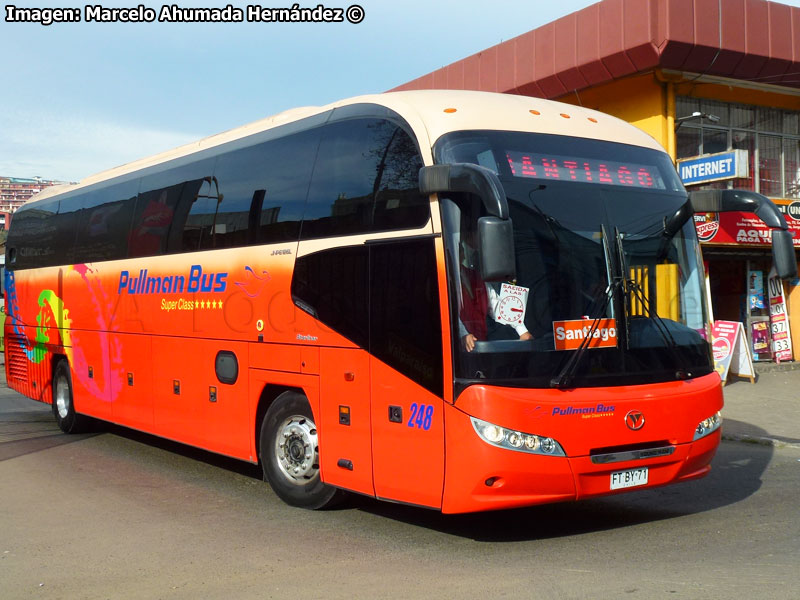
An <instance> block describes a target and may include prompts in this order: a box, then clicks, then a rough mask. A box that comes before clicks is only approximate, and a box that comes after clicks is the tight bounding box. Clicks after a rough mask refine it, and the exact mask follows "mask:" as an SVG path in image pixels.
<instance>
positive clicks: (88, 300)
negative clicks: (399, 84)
mask: <svg viewBox="0 0 800 600" xmlns="http://www.w3.org/2000/svg"><path fill="white" fill-rule="evenodd" d="M751 196H753V195H751ZM762 199H763V197H759V199H757V201H753V199H752V198H741V197H733V196H731V194H729V193H728V192H722V191H712V192H708V193H706V195H705V196H702V197H698V199H697V200H696V202H695V203H694V204H692V203H691V202H690V201H689V197H688V195H687V192H686V191H685V189H684V188H683V186H682V185H681V182H680V180H679V179H678V177H677V174H676V171H675V168H674V166H673V164H672V162H671V161H670V158H669V156H668V155H667V154H666V153H665V152H664V151H663V149H662V148H661V147H659V146H658V145H657V144H656V143H655V142H654V141H653V140H652V139H651V138H650V137H648V136H647V135H645V134H644V133H642V132H641V131H639V130H638V129H636V128H635V127H633V126H630V125H628V124H626V123H624V122H622V121H620V120H618V119H615V118H613V117H610V116H607V115H604V114H601V113H597V112H594V111H590V110H586V109H583V108H579V107H574V106H566V105H560V104H557V103H554V102H549V101H545V100H541V99H537V98H529V97H521V96H510V95H499V94H487V93H479V92H453V91H448V92H440V91H427V92H423V91H420V92H400V93H391V94H382V95H375V96H364V97H359V98H355V99H351V100H346V101H342V102H337V103H334V104H332V105H329V106H325V107H321V108H303V109H297V110H294V111H290V112H287V113H282V114H279V115H277V116H274V117H271V118H268V119H265V120H263V121H260V122H257V123H254V124H252V125H249V126H246V127H243V128H240V129H237V130H233V131H230V132H227V133H224V134H220V135H218V136H214V137H210V138H207V139H204V140H201V141H200V142H197V143H195V144H190V145H187V146H184V147H181V148H178V149H176V150H173V151H170V152H167V153H164V154H161V155H158V156H155V157H152V158H148V159H144V160H140V161H138V162H134V163H131V164H127V165H124V166H122V167H119V168H116V169H113V170H110V171H107V172H104V173H101V174H99V175H96V176H93V177H90V178H88V179H86V180H84V181H82V182H81V183H80V184H77V185H71V186H67V187H60V188H52V189H49V190H46V191H44V192H42V193H41V194H40V195H39V196H38V197H37V199H36V200H35V201H32V202H29V203H28V204H26V205H25V206H23V207H22V208H21V209H20V210H19V211H18V212H17V213H16V215H15V218H14V222H13V224H12V226H11V231H10V234H9V238H8V247H7V256H8V260H7V263H8V264H7V268H8V270H7V275H6V290H7V303H6V306H7V311H8V318H7V320H6V323H5V336H6V350H5V352H6V376H7V380H8V384H9V386H10V387H12V388H13V389H15V390H17V391H19V392H21V393H22V394H25V395H26V396H29V397H31V398H34V399H36V400H39V401H42V402H45V403H49V404H52V407H53V414H54V416H55V419H56V420H57V422H58V424H59V426H60V428H61V429H62V430H63V431H64V432H66V433H72V432H76V431H80V430H81V429H82V428H83V427H84V426H85V425H86V423H87V419H89V418H94V419H99V420H103V421H109V422H113V423H117V424H120V425H123V426H125V427H130V428H134V429H138V430H141V431H145V432H148V433H151V434H154V435H156V436H161V437H163V438H168V439H171V440H176V441H178V442H181V443H185V444H189V445H192V446H196V447H199V448H203V449H206V450H209V451H211V452H215V453H219V454H223V455H227V456H231V457H235V458H237V459H241V460H244V461H249V462H251V463H258V464H260V465H261V466H262V468H263V472H264V477H265V479H266V480H267V481H268V482H269V483H270V485H271V486H272V488H273V489H274V491H275V492H276V494H277V495H278V496H279V497H280V498H282V499H283V500H284V501H286V502H288V503H290V504H292V505H296V506H301V507H307V508H321V507H324V506H327V505H330V504H331V503H333V502H335V501H336V500H338V499H339V498H340V497H341V496H342V495H343V493H344V492H345V491H351V492H357V493H361V494H366V495H369V496H373V497H376V498H380V499H387V500H392V501H396V502H403V503H408V504H413V505H418V506H423V507H430V508H434V509H438V510H441V511H443V512H446V513H456V512H468V511H481V510H491V509H500V508H508V507H516V506H525V505H532V504H538V503H544V502H554V501H562V500H574V499H581V498H587V497H593V496H599V495H604V494H613V493H619V492H622V491H625V490H630V489H641V488H646V487H653V486H660V485H664V484H668V483H672V482H677V481H684V480H689V479H694V478H698V477H701V476H703V475H705V474H706V473H707V472H708V471H709V468H710V467H709V463H710V461H711V459H712V457H713V456H714V453H715V451H716V449H717V446H718V444H719V441H720V429H719V427H720V410H721V409H722V404H723V400H722V393H721V389H720V378H719V376H718V375H717V373H716V372H715V371H714V364H713V361H712V357H711V353H710V344H709V329H708V324H707V320H708V319H707V313H706V300H705V294H704V274H703V263H702V260H701V258H700V253H699V246H698V241H697V236H696V232H695V229H694V226H693V214H694V211H695V210H698V207H700V209H699V210H726V209H728V208H731V207H734V208H739V209H741V207H742V205H743V203H744V204H747V202H751V203H752V202H756V204H753V205H752V207H754V208H758V210H759V211H760V213H763V214H770V215H771V214H773V213H774V212H775V211H774V210H772V209H774V207H772V209H771V208H770V207H771V206H772V205H771V204H770V203H769V201H766V200H765V199H763V200H762ZM775 218H776V219H777V217H775ZM781 223H782V220H781V221H778V220H776V221H775V222H774V223H771V225H772V226H773V227H775V228H776V230H775V236H774V238H775V241H776V248H782V249H783V250H784V251H785V249H786V247H785V242H787V241H788V243H789V248H790V251H791V239H790V238H787V237H786V235H784V234H785V223H783V226H782V227H781ZM781 241H782V242H784V243H783V245H781V243H780V242H781ZM792 257H793V253H792ZM779 258H780V260H781V261H782V264H783V263H785V264H786V265H788V264H789V262H790V261H789V257H788V254H787V253H786V252H784V253H783V254H781V250H776V260H778V259H779ZM789 271H791V267H790V266H784V267H783V268H782V272H783V274H784V276H787V277H788V276H789V275H790V273H789Z"/></svg>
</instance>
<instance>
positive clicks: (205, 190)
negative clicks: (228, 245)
mask: <svg viewBox="0 0 800 600" xmlns="http://www.w3.org/2000/svg"><path fill="white" fill-rule="evenodd" d="M199 183H200V185H199V187H197V186H191V187H188V186H187V187H186V188H184V190H183V194H182V198H181V201H182V203H186V201H187V200H190V201H191V207H190V209H189V215H188V216H187V217H186V223H185V224H184V226H183V245H182V250H183V251H184V252H194V251H195V250H210V249H212V248H214V247H215V246H214V243H215V240H214V238H215V236H216V234H217V233H218V231H219V230H218V228H217V223H216V219H217V212H218V211H219V205H220V202H221V198H220V191H219V183H218V182H217V180H216V178H214V177H205V178H203V179H202V180H200V182H199ZM194 190H197V191H196V193H194V194H192V192H193V191H194ZM222 228H223V229H222V230H223V232H224V225H223V226H222Z"/></svg>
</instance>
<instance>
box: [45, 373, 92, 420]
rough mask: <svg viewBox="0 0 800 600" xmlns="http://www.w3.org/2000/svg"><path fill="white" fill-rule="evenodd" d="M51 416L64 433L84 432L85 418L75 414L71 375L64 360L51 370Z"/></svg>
mask: <svg viewBox="0 0 800 600" xmlns="http://www.w3.org/2000/svg"><path fill="white" fill-rule="evenodd" d="M53 416H54V417H55V418H56V423H57V424H58V427H59V429H61V431H63V432H64V433H81V432H83V431H85V430H86V426H87V421H86V417H83V416H81V415H79V414H78V413H76V412H75V402H74V401H73V395H72V375H71V374H70V372H69V363H68V362H67V361H66V360H64V359H62V360H59V361H58V363H56V366H55V369H53Z"/></svg>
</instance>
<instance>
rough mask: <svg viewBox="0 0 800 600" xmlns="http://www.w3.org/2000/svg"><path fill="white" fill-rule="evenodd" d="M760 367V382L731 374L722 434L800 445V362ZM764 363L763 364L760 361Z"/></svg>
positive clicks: (726, 386)
mask: <svg viewBox="0 0 800 600" xmlns="http://www.w3.org/2000/svg"><path fill="white" fill-rule="evenodd" d="M782 366H783V367H784V368H785V369H786V370H782V369H778V368H774V367H773V368H767V369H761V368H758V367H757V369H756V382H755V383H750V380H749V379H742V378H738V377H736V376H734V375H731V376H730V377H729V378H728V383H726V384H725V386H724V387H723V388H722V392H723V394H724V396H725V408H724V409H722V419H723V420H722V438H723V439H727V440H735V441H742V442H753V443H758V444H765V445H769V446H776V447H786V446H790V447H794V448H800V369H796V368H794V367H795V366H800V365H798V363H790V364H787V365H782ZM759 367H760V365H759Z"/></svg>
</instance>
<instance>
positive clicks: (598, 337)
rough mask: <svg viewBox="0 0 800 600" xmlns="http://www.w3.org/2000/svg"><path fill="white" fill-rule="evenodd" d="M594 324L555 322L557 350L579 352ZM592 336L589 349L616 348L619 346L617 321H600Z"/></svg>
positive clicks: (577, 320)
mask: <svg viewBox="0 0 800 600" xmlns="http://www.w3.org/2000/svg"><path fill="white" fill-rule="evenodd" d="M592 323H593V321H591V320H589V319H575V320H572V321H553V336H554V337H555V343H556V344H555V345H556V350H577V349H578V348H579V347H580V345H581V343H582V342H583V340H584V339H585V338H586V336H588V335H589V333H590V331H591V330H592ZM591 336H592V337H591V340H590V341H589V345H588V348H590V349H591V348H615V347H616V345H617V322H616V319H598V322H597V327H596V328H595V330H594V332H592V333H591Z"/></svg>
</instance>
